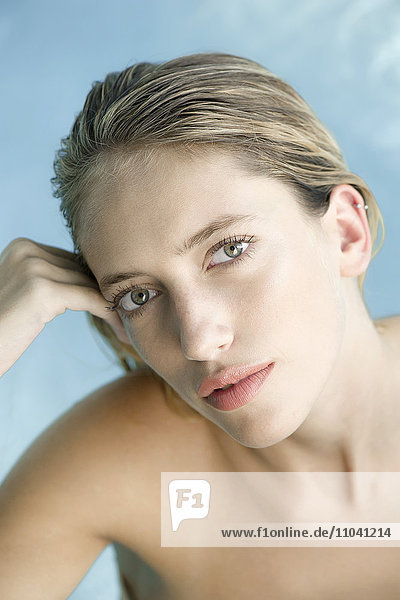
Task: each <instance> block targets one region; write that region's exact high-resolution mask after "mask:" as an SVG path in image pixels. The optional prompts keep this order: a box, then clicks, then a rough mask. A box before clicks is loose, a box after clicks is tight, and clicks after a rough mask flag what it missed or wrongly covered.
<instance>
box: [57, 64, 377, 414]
mask: <svg viewBox="0 0 400 600" xmlns="http://www.w3.org/2000/svg"><path fill="white" fill-rule="evenodd" d="M162 147H174V148H175V149H178V150H179V151H182V152H183V153H184V154H185V155H186V156H196V155H200V154H201V152H202V151H207V150H210V149H216V150H218V151H227V152H230V153H232V154H234V155H236V156H237V157H238V158H239V159H240V163H241V165H242V167H243V168H244V169H245V170H246V171H247V172H249V173H251V174H258V175H261V176H270V177H272V178H275V179H277V180H280V181H282V182H284V183H285V184H287V185H288V186H290V187H291V188H292V189H293V190H294V191H295V193H296V199H297V201H298V202H299V204H300V206H301V207H302V208H303V213H304V215H305V216H306V217H307V218H310V219H313V218H314V219H315V218H318V217H322V216H323V215H324V214H325V212H326V211H327V210H328V207H329V195H330V192H331V190H332V189H333V188H334V187H335V186H336V185H338V184H341V183H347V184H350V185H352V186H353V187H354V188H355V189H357V190H358V192H359V193H360V194H361V196H362V197H363V199H364V202H365V204H367V205H368V211H367V216H368V223H369V228H370V232H371V238H372V256H371V260H372V259H373V258H374V257H375V256H376V254H377V253H378V252H379V250H380V249H381V247H382V245H383V242H384V238H385V225H384V221H383V217H382V214H381V212H380V210H379V207H378V205H377V203H376V201H375V199H374V196H373V195H372V193H371V191H370V190H369V188H368V186H367V185H366V183H365V182H364V180H363V179H361V177H359V176H358V175H356V174H354V173H352V172H350V171H349V169H348V167H347V166H346V163H345V161H344V158H343V156H342V154H341V151H340V149H339V146H338V144H337V142H336V141H335V139H334V137H333V136H332V134H331V133H330V132H329V131H328V129H327V128H326V127H325V126H324V125H323V124H322V123H321V122H320V121H319V119H318V118H317V117H316V115H315V114H314V113H313V111H312V109H311V108H310V106H309V105H308V104H307V103H306V102H305V100H304V99H303V98H302V97H301V96H300V95H299V94H298V93H297V92H296V91H295V90H294V89H293V88H292V87H291V86H290V85H289V84H288V83H286V82H285V81H283V80H282V79H281V78H279V77H277V76H276V75H274V74H273V73H271V72H270V71H269V70H268V69H266V68H265V67H264V66H262V65H261V64H259V63H257V62H255V61H252V60H250V59H247V58H243V57H240V56H235V55H232V54H224V53H200V54H191V55H187V56H182V57H178V58H175V59H173V60H170V61H166V62H163V63H150V62H141V63H137V64H134V65H132V66H130V67H128V68H127V69H124V70H123V71H121V72H115V73H109V74H108V75H107V76H106V77H105V79H104V81H96V82H95V83H94V84H93V86H92V89H91V90H90V92H89V94H88V96H87V98H86V101H85V104H84V107H83V109H82V111H81V112H80V113H79V114H78V116H77V117H76V119H75V122H74V124H73V126H72V129H71V132H70V134H69V135H68V136H66V137H65V138H63V139H62V141H61V146H60V149H59V150H58V151H57V153H56V158H55V161H54V171H55V176H54V177H53V178H52V183H53V189H54V192H53V193H54V196H55V197H57V198H60V199H61V202H60V210H61V211H62V213H63V215H64V218H65V220H66V223H67V228H68V229H69V230H70V233H71V236H72V239H73V242H74V251H75V252H76V256H77V260H78V261H79V263H80V265H81V267H82V269H83V270H84V271H85V272H86V273H87V274H89V275H90V276H91V277H93V278H94V275H93V273H92V272H91V270H90V268H89V267H88V265H87V263H86V261H85V258H84V256H83V254H82V252H81V248H80V239H79V234H80V232H81V231H82V230H85V231H86V228H85V227H83V226H82V223H83V222H84V221H85V224H86V225H87V224H88V223H89V220H88V219H87V218H86V219H85V216H84V213H83V209H84V208H85V200H86V199H87V197H88V195H89V193H90V190H91V189H92V188H93V186H95V185H99V183H104V184H106V183H107V182H109V181H110V178H111V179H112V177H113V176H114V178H115V173H117V175H118V172H120V171H121V169H122V168H123V164H124V160H125V159H129V157H133V158H135V157H137V158H138V159H144V161H145V162H146V161H147V162H148V161H149V160H150V158H151V157H152V156H153V153H154V151H155V150H157V149H160V148H162ZM110 159H111V162H113V164H114V165H115V167H117V170H114V173H112V172H110V169H109V168H105V165H107V167H109V165H110ZM118 169H119V171H118ZM117 179H118V176H117ZM86 204H87V203H86ZM86 213H87V211H86ZM86 217H87V214H86ZM379 223H380V224H381V229H382V236H381V241H380V243H378V241H377V239H378V229H379ZM365 276H366V271H365V272H364V273H362V274H361V275H359V277H358V287H359V290H360V293H361V296H362V298H363V283H364V279H365ZM94 279H95V278H94ZM87 314H88V319H89V322H90V324H91V325H92V326H93V327H95V328H96V330H97V331H98V332H99V333H100V335H101V336H102V338H103V339H104V340H105V341H106V342H107V343H108V344H109V345H110V346H111V347H112V349H113V350H114V351H115V353H116V355H117V357H118V359H119V361H120V364H121V365H122V367H123V368H124V369H125V370H126V371H131V370H135V369H136V368H137V367H141V368H144V369H145V370H147V371H148V372H150V373H151V374H152V375H153V376H154V377H155V379H156V380H157V381H159V383H160V384H161V385H162V386H163V388H164V391H165V393H166V398H167V401H168V403H169V404H170V405H172V406H174V408H175V409H177V410H180V411H181V412H183V413H185V414H187V415H189V414H193V413H195V411H194V410H193V409H191V408H190V407H189V406H188V405H187V404H186V403H185V402H184V401H183V400H182V399H181V398H180V397H179V396H178V395H177V393H176V392H175V390H173V389H172V388H171V387H170V386H169V385H168V384H167V383H166V381H165V380H163V379H162V378H161V377H160V376H159V375H158V374H157V373H155V372H154V371H153V370H152V369H150V368H149V367H148V366H147V365H146V364H145V363H144V362H143V360H142V359H141V357H140V356H139V355H138V354H137V353H136V352H135V351H134V349H133V348H132V347H131V346H129V345H127V344H124V343H122V342H120V341H119V340H118V338H117V337H116V336H115V334H114V332H113V331H112V329H111V327H110V326H109V325H108V323H107V322H106V321H104V320H102V319H100V318H99V317H96V316H94V315H92V314H89V313H87ZM132 359H133V362H134V364H133V365H132V362H131V361H132ZM196 414H198V413H196Z"/></svg>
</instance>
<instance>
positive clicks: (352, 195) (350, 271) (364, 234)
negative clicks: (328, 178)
mask: <svg viewBox="0 0 400 600" xmlns="http://www.w3.org/2000/svg"><path fill="white" fill-rule="evenodd" d="M329 203H330V207H329V211H328V212H329V213H330V217H329V219H330V224H331V228H333V230H334V232H335V239H336V240H337V251H338V253H339V261H340V270H341V275H342V277H356V276H358V275H361V273H363V272H364V271H365V270H366V269H367V267H368V263H369V261H370V259H371V246H372V241H371V233H370V229H369V224H368V219H367V215H366V211H365V208H364V206H365V202H364V198H363V197H362V196H361V194H360V193H359V192H358V191H357V190H356V189H355V188H354V187H353V186H351V185H349V184H340V185H337V186H335V187H334V188H333V190H332V191H331V194H330V202H329Z"/></svg>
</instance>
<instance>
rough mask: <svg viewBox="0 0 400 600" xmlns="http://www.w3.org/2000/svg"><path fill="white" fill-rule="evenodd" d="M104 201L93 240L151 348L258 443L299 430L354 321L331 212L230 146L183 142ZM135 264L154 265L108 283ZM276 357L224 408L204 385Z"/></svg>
mask: <svg viewBox="0 0 400 600" xmlns="http://www.w3.org/2000/svg"><path fill="white" fill-rule="evenodd" d="M92 202H93V201H92ZM91 209H92V211H93V216H92V217H91V226H92V231H93V233H90V234H89V233H86V234H85V238H84V240H83V242H82V243H81V246H82V250H83V253H84V255H85V258H86V260H87V262H88V264H89V266H90V268H91V270H92V272H93V273H94V275H95V277H96V279H97V281H98V283H99V285H100V289H101V291H102V293H103V295H104V297H105V298H106V299H107V300H111V299H112V298H113V296H115V294H117V293H118V292H121V291H122V294H121V293H120V295H119V297H120V304H119V309H118V312H119V314H120V317H121V320H122V322H123V324H124V327H125V330H126V333H127V335H128V337H129V340H130V342H131V344H132V346H133V347H134V349H135V350H136V351H137V352H138V354H139V355H140V356H141V357H142V358H143V360H144V361H145V362H146V363H147V364H148V365H149V366H150V367H151V368H152V369H153V370H154V371H156V372H157V373H158V374H159V375H160V376H161V377H162V378H164V379H165V380H166V381H167V382H168V383H169V384H170V385H171V386H172V387H173V388H174V389H175V390H176V392H177V393H178V394H179V395H180V396H181V397H182V398H183V399H184V400H185V401H186V402H187V403H188V404H189V405H190V406H191V407H193V408H194V409H195V410H196V411H198V412H199V413H201V414H202V415H204V416H205V417H206V418H207V419H209V420H210V421H212V422H214V423H215V424H216V425H218V426H219V427H221V428H222V429H223V430H224V431H225V432H227V433H228V434H229V435H230V436H232V437H233V438H234V439H236V440H237V441H239V442H240V443H241V444H243V445H245V446H249V447H254V448H257V447H258V448H261V447H267V446H270V445H271V444H274V443H276V442H278V441H280V440H282V439H284V438H286V437H287V436H289V435H290V434H291V433H292V432H293V431H295V430H296V429H297V428H298V427H299V426H300V425H301V423H302V422H303V421H304V420H305V418H306V417H307V415H308V413H309V411H310V410H311V408H312V406H313V404H314V402H315V401H316V399H317V398H318V395H319V394H320V392H321V391H322V389H323V388H324V386H325V384H326V382H327V381H328V379H329V376H330V373H331V371H332V369H333V367H334V366H335V362H336V361H337V360H338V357H339V355H340V348H341V343H342V339H343V334H344V326H345V308H344V306H345V303H344V299H343V294H342V287H341V284H340V273H339V267H338V263H337V260H338V259H337V254H336V252H335V245H334V244H333V243H332V236H329V235H326V231H325V230H324V225H323V221H324V219H323V220H322V222H321V223H319V222H317V221H316V222H315V224H312V225H311V224H310V223H307V221H306V219H305V218H304V217H303V216H302V212H301V209H300V207H299V206H298V204H297V202H296V200H295V196H294V192H293V191H291V190H290V189H289V188H288V187H287V186H285V185H284V184H283V183H280V182H277V181H275V180H272V179H269V178H267V177H261V176H257V177H255V176H250V175H248V174H246V173H244V172H243V171H241V169H240V167H239V166H238V164H237V163H236V162H235V159H234V158H233V156H231V155H226V154H222V153H212V154H208V155H206V156H204V157H202V158H196V159H192V160H190V159H188V158H183V157H182V155H179V154H177V153H175V152H173V151H172V150H168V151H166V150H164V151H162V152H161V153H160V155H159V158H158V160H157V162H156V164H155V166H153V167H151V168H150V169H148V170H147V171H146V172H145V171H143V172H139V171H138V170H137V169H135V170H134V172H131V173H128V174H126V175H125V177H124V180H123V181H122V180H120V185H119V187H118V190H117V189H116V190H115V193H114V194H113V196H112V198H110V197H108V200H107V201H106V200H104V199H103V200H102V199H101V197H96V205H95V206H94V204H92V205H91ZM237 215H241V216H242V219H241V220H240V221H238V222H237V223H236V224H235V223H232V224H231V225H226V226H224V227H222V228H220V229H218V230H217V229H216V228H214V231H212V232H209V235H208V236H207V237H205V236H202V238H201V239H198V240H197V243H196V244H195V245H193V247H192V248H191V249H190V250H187V251H182V252H180V253H178V252H177V249H183V248H184V246H185V241H187V240H189V239H190V238H192V236H193V235H194V234H195V233H196V232H198V231H200V230H202V229H204V228H205V227H206V226H207V225H208V224H209V223H211V222H213V221H215V220H216V219H220V218H221V217H226V218H233V217H234V216H237ZM244 215H248V217H247V218H246V219H245V218H243V216H244ZM132 272H140V273H142V274H141V275H137V276H135V277H128V276H126V277H125V278H124V280H123V281H119V283H114V284H112V283H109V284H105V283H102V280H103V279H105V278H107V279H108V280H109V279H110V278H114V279H115V278H116V277H117V276H118V274H120V273H132ZM110 276H112V277H110ZM133 286H135V287H137V288H139V290H135V291H134V293H133V294H132V293H131V292H132V287H133ZM272 361H273V362H275V367H274V370H273V372H272V374H271V376H270V377H269V378H268V380H267V381H266V383H265V384H264V385H263V387H262V388H261V389H260V391H259V392H258V393H257V395H256V396H255V398H254V399H253V400H252V401H251V402H250V403H249V404H247V405H244V406H242V407H240V408H237V409H235V410H232V411H222V410H218V409H217V408H214V407H213V406H210V405H209V404H207V403H206V402H205V401H204V400H203V399H202V398H201V397H200V396H199V395H198V393H197V389H198V387H199V385H200V383H201V382H202V380H203V379H204V378H205V377H206V376H209V375H211V374H214V373H216V372H217V371H220V370H221V369H224V368H226V367H231V366H235V365H242V364H247V365H257V364H260V363H264V362H272Z"/></svg>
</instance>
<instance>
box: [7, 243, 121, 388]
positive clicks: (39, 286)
mask: <svg viewBox="0 0 400 600" xmlns="http://www.w3.org/2000/svg"><path fill="white" fill-rule="evenodd" d="M106 307H107V303H106V301H105V300H104V298H103V296H102V294H101V292H100V291H99V287H98V285H97V282H96V281H95V280H94V279H92V278H90V277H89V276H88V275H86V273H84V272H83V271H82V269H81V267H80V265H79V263H78V262H77V260H76V258H75V255H74V254H73V253H72V252H68V251H67V250H63V249H61V248H55V247H54V246H46V245H45V244H39V243H38V242H34V241H32V240H30V239H28V238H23V237H21V238H16V239H14V240H12V241H11V242H10V243H9V244H8V246H7V247H6V248H5V249H4V250H3V252H2V253H1V254H0V377H1V375H3V374H4V373H5V372H6V371H7V370H8V369H9V368H10V367H11V366H12V365H13V364H14V363H15V361H16V360H17V359H18V358H19V357H20V356H21V354H23V352H24V351H25V350H26V349H27V348H28V346H29V345H30V344H31V343H32V342H33V340H34V339H35V338H36V336H37V335H38V334H39V333H40V332H41V331H42V329H43V328H44V326H45V325H46V323H48V322H49V321H51V320H52V319H54V317H56V316H57V315H60V314H61V313H64V312H65V311H66V309H67V308H69V309H70V310H85V311H89V312H90V313H92V314H93V315H96V316H98V317H100V318H102V319H105V320H106V321H107V322H108V323H109V324H110V325H111V327H112V328H113V329H114V331H115V332H116V333H117V335H118V334H119V335H120V336H122V337H124V336H126V333H125V330H124V328H123V325H122V322H121V319H120V317H119V315H118V314H117V313H116V312H115V311H113V312H111V311H110V310H107V308H106Z"/></svg>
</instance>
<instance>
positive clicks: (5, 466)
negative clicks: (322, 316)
mask: <svg viewBox="0 0 400 600" xmlns="http://www.w3.org/2000/svg"><path fill="white" fill-rule="evenodd" d="M211 51H217V52H229V53H233V54H238V55H242V56H245V57H248V58H251V59H253V60H256V61H258V62H261V63H262V64H264V65H265V66H266V67H267V68H269V69H270V70H272V71H273V72H276V73H277V74H278V75H280V76H281V77H283V78H284V79H286V80H287V81H288V82H289V83H290V84H291V85H292V86H293V87H294V88H295V89H296V90H297V91H298V92H299V93H300V94H301V95H302V96H303V97H304V98H305V99H306V100H307V101H308V102H309V104H311V106H312V107H313V109H314V110H315V112H316V114H317V115H318V116H319V118H320V119H321V120H322V121H323V122H324V123H325V124H326V125H327V126H328V127H329V129H330V130H331V131H332V133H333V134H334V135H335V137H336V138H337V140H338V142H339V144H340V145H341V147H342V149H343V153H344V156H345V159H346V161H347V163H348V165H349V167H350V168H351V170H353V171H354V172H355V173H357V174H359V175H361V177H363V178H364V179H365V180H366V182H367V183H368V184H369V186H370V188H371V190H372V192H373V193H374V194H375V197H376V199H377V201H378V204H379V206H380V208H381V211H382V213H383V216H384V219H385V224H386V229H387V231H386V241H385V244H384V246H383V248H382V250H381V251H380V253H379V254H378V256H377V257H376V258H375V259H374V260H373V261H372V263H371V266H370V267H369V271H368V275H367V277H366V281H365V287H364V290H365V297H366V301H367V304H368V307H369V309H370V312H371V314H372V316H373V318H377V317H383V316H388V315H392V314H397V313H399V312H400V310H399V304H400V302H399V277H398V272H399V270H398V258H399V256H400V252H399V246H400V242H399V232H400V227H399V216H400V210H399V192H398V185H399V178H398V166H399V164H400V163H399V158H400V141H399V140H400V112H399V95H400V94H399V92H400V4H399V2H398V1H396V0H386V1H385V0H353V1H351V0H329V1H327V2H321V1H320V0H298V1H295V0H270V1H268V0H267V1H261V0H246V1H245V0H204V1H202V2H200V1H198V0H194V1H193V0H192V1H190V2H189V1H187V0H170V1H168V0H152V1H148V2H143V1H141V2H139V1H134V0H130V1H129V0H113V1H112V2H109V1H107V0H68V2H65V1H61V0H35V1H33V0H26V1H23V0H2V2H1V5H0V56H1V66H0V69H1V76H0V82H1V83H0V85H1V90H2V93H1V95H0V105H1V106H0V110H1V113H0V114H1V138H0V139H1V146H0V152H1V161H0V187H1V220H0V247H1V249H0V251H1V250H3V249H4V248H5V246H6V245H7V244H8V243H9V242H10V241H11V240H12V239H13V238H15V237H19V236H24V237H28V238H31V239H33V240H35V241H38V242H42V243H45V244H50V245H53V246H59V247H63V248H66V249H68V250H72V243H71V241H70V239H69V235H68V232H67V230H66V229H65V227H64V223H63V220H62V216H61V214H60V213H59V211H58V201H57V200H55V199H54V198H53V197H52V195H51V188H50V183H49V180H50V177H51V176H52V174H53V173H52V162H53V158H54V152H55V150H56V149H57V148H58V146H59V142H60V138H61V137H62V136H64V135H65V134H67V133H68V131H69V129H70V127H71V125H72V122H73V118H74V116H75V115H76V114H77V113H78V112H79V110H80V109H81V107H82V104H83V101H84V98H85V96H86V94H87V92H88V91H89V88H90V85H91V83H92V81H94V80H97V79H103V78H104V76H105V75H106V73H108V72H109V71H114V70H121V69H123V68H125V67H127V66H128V65H130V64H132V63H134V62H138V61H151V62H153V61H164V60H168V59H171V58H174V57H176V56H179V55H182V54H190V53H193V52H211ZM27 310H28V307H27ZM121 374H122V370H121V369H120V367H119V366H118V365H117V363H116V361H115V359H113V358H112V355H111V354H110V352H109V351H108V350H107V349H106V347H105V345H104V344H103V343H102V342H101V341H100V340H99V338H97V337H96V334H95V333H92V332H91V330H90V329H89V327H88V325H87V323H86V317H85V315H84V314H83V313H82V312H79V313H78V312H74V311H66V313H65V314H64V315H62V316H59V317H58V318H56V319H54V320H53V321H52V322H51V323H49V324H48V325H47V326H46V328H45V330H44V331H43V332H42V333H41V334H40V336H39V337H38V338H36V340H35V341H34V342H33V343H32V345H31V346H30V347H29V348H28V350H27V351H26V352H25V353H24V354H23V356H22V357H21V358H20V359H19V360H18V361H17V362H16V364H15V365H14V366H13V367H12V368H11V369H10V370H9V371H8V372H7V373H6V374H5V375H4V376H3V377H2V378H1V381H0V479H3V478H4V476H5V475H6V473H7V472H8V471H9V470H10V469H11V467H12V465H13V464H14V463H15V461H16V460H17V459H18V457H19V456H20V455H21V453H22V452H23V451H24V450H25V448H26V447H27V446H28V445H29V444H30V443H31V442H32V441H33V439H35V438H36V437H37V436H38V435H39V434H40V433H41V432H42V431H43V429H45V428H46V427H47V426H48V425H49V424H50V423H51V422H53V421H54V420H55V419H56V418H57V417H58V416H59V415H60V414H61V413H63V412H65V411H66V410H68V409H69V407H70V406H71V405H72V404H74V403H75V402H76V401H77V400H79V399H81V398H83V397H84V396H85V395H86V394H87V393H89V392H90V391H92V390H93V389H95V388H97V387H99V386H101V385H103V384H104V383H106V382H108V381H110V380H111V379H114V378H116V377H118V376H120V375H121ZM118 597H119V592H118V583H117V569H116V564H115V557H114V551H113V547H112V546H109V547H108V548H107V549H106V550H105V551H104V552H103V553H102V554H101V555H100V556H99V558H98V559H97V560H96V561H95V563H94V564H93V566H92V567H91V569H90V570H89V571H88V573H87V575H86V576H85V577H84V579H83V580H82V582H81V583H80V584H79V586H78V587H77V588H76V590H75V591H74V592H73V593H72V595H71V596H70V598H72V599H73V600H81V599H82V600H83V599H85V600H87V599H91V598H93V599H94V598H96V600H102V599H104V600H116V599H117V598H118Z"/></svg>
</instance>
